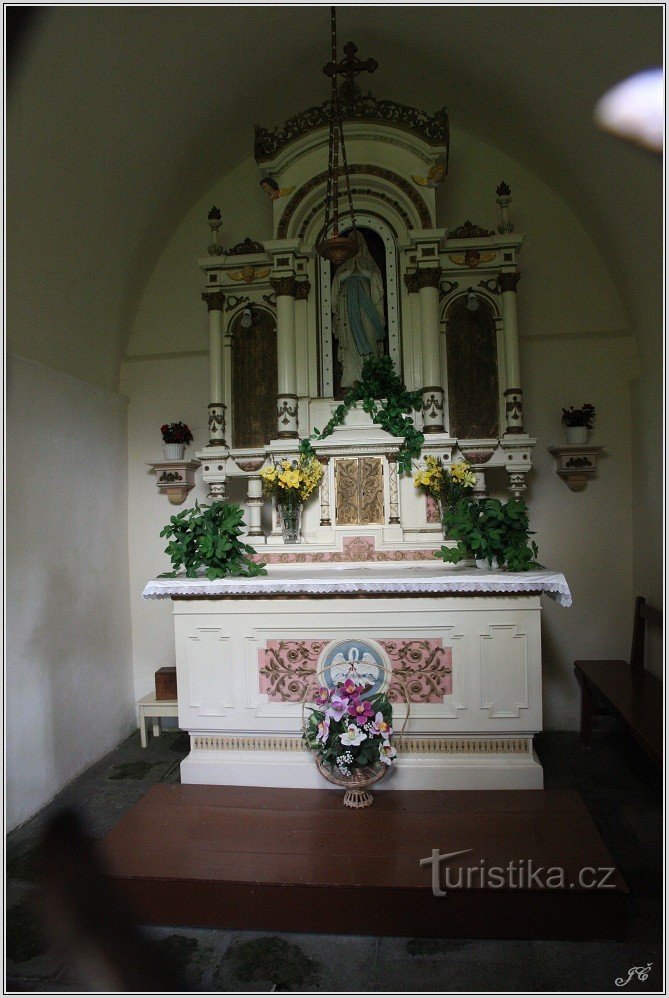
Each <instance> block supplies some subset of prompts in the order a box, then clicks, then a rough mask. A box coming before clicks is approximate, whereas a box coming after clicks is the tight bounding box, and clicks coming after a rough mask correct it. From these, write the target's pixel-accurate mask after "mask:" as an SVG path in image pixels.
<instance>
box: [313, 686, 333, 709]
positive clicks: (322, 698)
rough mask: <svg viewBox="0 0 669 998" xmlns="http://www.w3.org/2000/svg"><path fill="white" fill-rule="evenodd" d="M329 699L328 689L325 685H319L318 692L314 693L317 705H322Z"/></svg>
mask: <svg viewBox="0 0 669 998" xmlns="http://www.w3.org/2000/svg"><path fill="white" fill-rule="evenodd" d="M329 699H330V691H329V689H328V688H327V686H321V687H320V688H319V690H318V692H317V693H316V703H317V704H318V706H319V707H322V706H323V704H326V703H327V702H328V700H329Z"/></svg>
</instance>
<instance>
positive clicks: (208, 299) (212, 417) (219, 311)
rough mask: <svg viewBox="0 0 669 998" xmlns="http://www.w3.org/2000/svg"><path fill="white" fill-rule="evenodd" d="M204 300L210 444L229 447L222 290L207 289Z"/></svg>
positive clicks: (203, 296) (223, 299) (223, 296)
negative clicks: (207, 321)
mask: <svg viewBox="0 0 669 998" xmlns="http://www.w3.org/2000/svg"><path fill="white" fill-rule="evenodd" d="M202 300H203V301H204V302H205V303H206V305H207V310H208V320H209V406H208V423H209V446H210V447H227V443H226V440H225V408H226V407H225V403H224V401H223V342H222V334H223V307H224V305H225V294H224V293H223V292H222V291H206V292H204V293H203V295H202Z"/></svg>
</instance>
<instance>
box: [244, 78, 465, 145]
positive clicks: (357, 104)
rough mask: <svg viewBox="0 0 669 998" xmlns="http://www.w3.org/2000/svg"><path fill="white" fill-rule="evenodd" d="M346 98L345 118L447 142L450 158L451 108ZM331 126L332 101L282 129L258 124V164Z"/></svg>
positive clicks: (298, 116) (295, 117)
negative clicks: (422, 107)
mask: <svg viewBox="0 0 669 998" xmlns="http://www.w3.org/2000/svg"><path fill="white" fill-rule="evenodd" d="M342 96H344V95H343V94H342ZM346 97H347V99H344V100H342V101H341V105H340V107H341V116H342V120H343V121H369V122H378V123H380V124H386V125H395V126H396V127H397V128H402V129H404V130H405V131H407V132H414V133H415V134H416V135H418V136H420V137H421V138H422V139H425V140H426V141H427V142H429V143H430V145H435V146H439V145H445V146H446V161H448V139H449V129H448V111H447V110H446V108H445V107H442V108H440V109H439V110H438V111H435V113H434V114H428V113H427V112H426V111H419V110H418V108H415V107H409V106H408V105H406V104H398V103H397V102H396V101H391V100H377V99H376V97H373V96H372V95H371V94H367V95H366V96H365V95H363V94H361V93H360V92H352V93H351V94H350V96H349V95H348V94H347V95H346ZM329 125H330V101H329V100H326V101H323V103H322V104H317V105H316V106H314V107H308V108H307V109H306V111H301V112H300V113H299V114H295V115H293V117H292V118H288V119H287V120H286V121H285V122H284V125H283V127H281V128H275V129H273V130H270V129H269V128H263V127H262V126H261V125H256V126H255V142H254V147H253V152H254V155H255V158H256V163H264V162H266V161H267V160H270V159H273V158H274V156H276V154H277V153H278V152H279V151H280V150H281V149H283V148H284V146H287V145H288V143H289V142H294V141H295V139H299V138H300V137H301V136H302V135H306V134H307V133H308V132H312V131H314V130H315V129H317V128H328V127H329Z"/></svg>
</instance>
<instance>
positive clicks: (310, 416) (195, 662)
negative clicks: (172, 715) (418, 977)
mask: <svg viewBox="0 0 669 998" xmlns="http://www.w3.org/2000/svg"><path fill="white" fill-rule="evenodd" d="M346 51H347V59H346V60H343V61H342V63H341V64H340V65H339V66H338V68H336V67H335V69H333V70H332V72H336V73H342V74H344V75H347V82H346V86H345V87H344V85H342V90H341V94H340V105H341V106H340V112H341V118H342V120H343V125H344V131H345V133H346V147H347V150H348V160H347V165H346V170H347V172H348V174H349V177H348V181H347V183H348V182H349V181H350V204H349V209H350V215H351V217H352V216H353V211H354V212H355V225H354V227H353V228H351V229H350V232H351V233H353V235H352V236H351V238H352V239H355V240H356V241H358V244H359V248H358V250H357V251H356V253H355V254H354V255H353V256H352V257H351V260H352V261H353V263H354V264H355V261H356V260H358V261H362V262H361V267H362V270H363V271H364V273H365V274H366V275H367V276H366V278H365V280H367V283H368V287H369V292H368V293H367V313H366V314H367V316H368V317H369V315H370V314H371V315H372V319H373V320H374V323H376V326H375V329H376V332H375V334H374V336H375V338H373V352H374V354H375V355H377V356H378V355H380V354H383V355H385V356H387V357H389V358H390V359H391V360H392V368H393V370H394V372H395V375H396V376H397V377H399V378H400V379H401V383H403V386H404V387H405V388H406V392H411V393H415V396H414V398H415V400H416V401H415V402H414V403H412V404H417V405H418V409H414V410H413V411H412V414H411V419H412V421H413V427H412V429H413V431H416V432H417V433H418V434H420V438H419V439H420V441H421V442H420V444H419V445H418V450H419V453H417V452H416V450H415V449H414V450H413V451H412V452H411V460H410V459H409V458H408V457H407V452H403V450H402V447H403V443H404V441H403V438H402V437H401V436H398V435H395V434H394V433H393V434H391V433H389V432H386V430H384V429H382V428H381V426H380V425H379V424H378V422H377V423H375V422H374V421H373V420H372V419H371V418H370V414H369V412H368V411H365V410H364V407H363V406H362V405H359V406H357V407H353V408H349V409H348V411H347V412H346V416H345V419H344V420H343V422H342V421H340V420H334V421H333V422H334V423H335V424H336V425H333V424H332V423H331V421H332V420H333V414H335V413H336V411H337V407H338V405H339V403H340V402H341V400H342V398H344V397H345V394H346V389H347V387H350V383H351V382H350V379H351V377H353V376H354V375H352V374H351V370H352V369H355V364H356V363H357V364H358V367H359V366H360V365H361V364H362V360H363V357H364V356H369V352H368V350H366V349H364V348H363V347H359V348H358V349H359V352H360V356H359V357H358V358H355V357H353V358H352V357H351V354H350V353H349V354H348V355H346V356H344V354H345V350H350V349H351V338H350V335H349V338H348V340H347V339H346V334H345V330H346V322H348V321H349V320H348V318H346V316H347V315H348V313H346V314H344V313H340V312H339V308H340V306H339V304H338V302H339V300H340V298H341V294H340V291H341V284H342V276H343V274H344V268H345V267H346V266H348V265H349V263H350V261H346V262H345V263H340V264H339V267H340V269H338V268H337V267H336V266H335V265H334V263H333V262H332V260H333V259H334V258H329V257H327V254H325V255H323V254H322V253H320V251H319V248H320V249H322V241H323V240H324V238H325V236H326V235H327V233H328V229H327V224H326V223H325V219H324V204H325V203H326V201H327V198H328V196H329V195H328V191H329V190H330V186H331V181H332V175H331V174H329V172H328V129H329V124H330V122H331V121H332V115H331V108H330V105H329V103H328V102H325V103H324V104H322V105H318V106H316V107H310V108H308V109H307V110H306V111H304V112H302V113H299V114H296V115H294V116H292V117H291V118H290V119H288V121H286V123H285V124H284V125H283V126H280V127H278V128H275V129H267V128H262V127H259V126H258V127H256V136H255V149H254V151H255V157H256V161H257V163H258V166H259V167H260V168H261V169H262V170H263V171H264V173H265V176H264V178H263V179H262V180H261V181H260V185H259V190H258V196H259V197H265V196H269V197H270V198H271V202H272V223H271V230H268V231H266V232H255V233H252V234H251V235H249V236H247V237H246V238H245V239H244V240H242V241H241V242H239V243H237V244H236V245H234V246H232V247H230V248H228V249H225V248H224V246H223V245H222V244H221V243H220V242H219V230H220V229H221V228H222V227H224V226H225V218H226V212H227V213H228V215H229V214H230V212H234V205H228V206H224V211H223V212H221V210H220V209H219V208H217V207H216V206H214V207H212V209H211V211H210V212H209V216H208V217H209V225H210V228H211V242H210V244H209V246H208V248H207V253H206V255H204V256H202V257H201V258H200V259H199V260H198V261H197V263H198V266H199V268H200V272H201V275H202V279H203V286H202V292H201V293H202V298H203V300H204V302H205V304H206V307H207V316H208V320H207V321H208V331H209V398H210V402H209V406H208V426H209V441H208V444H207V445H206V446H205V447H203V448H201V450H200V451H199V452H198V453H197V458H198V460H199V461H200V462H201V468H200V472H199V473H200V474H201V475H202V480H203V481H204V482H205V483H206V484H207V486H208V489H209V491H208V499H209V500H210V501H212V502H213V501H217V500H225V499H227V497H228V496H229V495H231V494H234V496H235V497H236V498H237V499H240V498H241V500H242V502H244V503H245V522H246V526H247V529H246V533H245V537H244V539H245V540H246V541H247V542H248V543H249V544H251V545H252V546H253V548H254V549H256V551H257V558H258V560H260V561H262V562H263V563H265V564H266V565H267V566H268V569H267V572H268V574H267V576H266V577H254V578H251V579H248V580H244V579H238V578H237V579H227V580H224V581H221V582H216V583H209V582H207V581H205V580H193V579H181V578H178V579H175V580H169V581H167V580H160V579H158V580H156V581H154V582H151V583H150V584H149V585H148V586H147V588H146V590H145V593H144V595H145V596H146V597H147V598H156V597H157V598H160V597H164V598H172V599H173V600H174V623H175V640H176V659H177V668H178V683H179V719H180V725H181V727H182V728H184V729H186V730H187V731H188V732H189V733H190V737H191V752H190V755H189V756H188V758H187V759H186V760H185V761H184V763H183V764H182V779H183V780H184V781H185V782H203V783H209V782H210V783H240V784H257V785H269V786H295V787H313V786H320V785H322V780H321V777H320V776H319V774H318V773H317V770H316V767H315V765H314V762H313V760H312V759H311V758H310V757H309V756H308V754H307V753H306V752H305V750H304V749H303V748H302V743H301V739H300V735H301V726H302V701H303V699H304V697H305V695H306V693H307V690H308V687H309V685H310V684H311V682H312V680H313V679H314V677H315V676H316V675H317V674H318V673H319V672H321V671H325V672H327V670H328V669H329V668H330V666H331V664H332V659H333V657H334V656H335V655H336V654H341V655H343V656H344V658H346V657H347V656H356V655H357V656H358V657H359V658H362V657H363V656H364V655H365V654H366V655H368V656H369V661H373V662H375V663H378V664H379V665H383V666H384V667H385V668H386V669H387V670H389V672H390V674H391V675H396V676H397V677H398V679H401V680H402V682H403V683H404V685H405V686H406V688H407V689H408V690H409V701H410V711H409V719H408V723H407V731H406V735H405V737H404V740H403V744H402V745H401V747H400V757H399V763H398V765H397V767H396V770H395V771H394V772H393V773H392V775H391V777H390V778H389V779H387V780H386V781H384V784H383V785H385V786H399V787H412V788H423V787H425V788H447V787H472V788H476V787H480V788H487V787H491V788H494V787H519V788H522V787H528V788H531V787H540V786H541V785H542V770H541V767H540V765H539V763H538V761H537V759H536V756H535V754H534V750H533V746H532V741H533V737H534V735H535V734H536V732H537V731H539V730H540V729H541V639H540V612H541V610H540V597H541V594H542V593H547V594H548V595H549V596H553V597H554V598H558V599H560V600H561V601H562V602H563V603H567V602H568V601H569V600H570V597H569V591H568V589H567V586H566V582H565V580H564V579H563V578H562V577H561V576H556V575H553V574H551V573H547V572H524V573H518V574H514V573H511V572H499V573H493V572H486V571H477V570H473V569H471V570H470V569H466V568H460V567H457V568H453V567H451V566H447V565H445V564H443V563H440V562H439V561H437V560H436V559H435V557H434V555H435V552H437V551H438V549H439V548H440V547H441V545H442V544H443V543H444V539H443V536H442V527H441V522H440V516H439V510H438V509H437V508H436V506H435V502H434V500H433V499H432V498H431V497H428V496H426V495H425V494H423V492H421V491H420V489H418V488H416V487H415V486H414V483H413V475H412V474H407V473H406V472H407V471H408V470H409V469H408V467H407V462H409V463H411V461H412V469H411V470H413V471H414V472H415V471H416V470H418V469H419V468H424V467H425V462H426V459H427V458H431V459H436V460H437V461H439V462H440V463H441V464H442V466H443V467H445V468H448V467H450V466H451V464H452V463H454V462H462V461H466V462H468V463H469V465H470V467H471V468H472V470H473V472H474V475H475V480H476V484H475V487H474V495H475V497H476V498H479V499H480V498H483V497H485V496H487V495H488V491H489V490H490V489H494V490H495V491H496V492H497V493H500V492H504V491H507V492H508V493H510V494H511V495H512V496H513V497H515V498H519V497H521V496H522V495H523V494H524V492H525V490H526V488H527V481H526V478H527V475H528V473H530V471H531V468H532V451H533V447H534V445H535V443H536V441H535V440H534V439H533V438H532V437H531V436H530V435H529V434H528V433H527V432H526V429H525V425H524V416H523V397H522V383H521V364H520V359H521V358H520V351H519V339H518V312H517V295H516V289H517V285H518V281H519V279H520V272H519V270H518V256H519V254H520V251H521V248H522V246H523V242H524V236H523V235H522V233H518V232H514V225H513V222H512V220H511V218H510V204H511V195H510V190H509V188H508V186H507V185H506V184H505V183H504V182H503V181H502V182H501V183H499V185H498V187H497V188H496V191H495V193H496V195H497V197H496V199H495V201H496V204H497V206H498V209H495V208H493V209H492V210H493V211H495V214H496V215H498V221H497V224H496V229H493V228H486V227H482V226H481V225H478V224H474V223H473V222H471V221H469V220H465V221H464V222H462V223H461V224H458V225H457V226H456V227H455V228H448V227H444V226H443V225H439V224H438V222H437V209H436V198H435V190H436V188H437V186H438V184H440V183H442V182H446V181H447V175H448V156H449V127H448V114H447V112H446V110H445V109H444V108H442V109H440V110H438V111H436V112H435V113H428V112H425V111H421V110H419V109H416V108H412V107H409V106H406V105H403V104H398V103H396V102H394V101H387V100H376V99H375V98H374V97H372V95H371V94H366V95H363V94H362V92H361V91H360V89H359V87H358V85H357V83H356V74H357V73H358V72H360V71H361V69H360V66H358V64H357V63H356V60H355V59H354V55H355V46H351V45H349V46H347V47H346ZM333 66H334V63H333ZM356 66H357V68H356ZM449 182H450V181H449ZM343 183H344V181H343V180H342V189H343ZM488 201H490V202H492V201H493V192H492V191H490V192H481V205H483V206H485V205H486V204H487V203H488ZM481 205H480V206H479V207H478V208H474V211H477V212H478V211H479V210H481V211H483V210H486V211H487V209H486V208H485V207H481ZM490 207H491V208H492V205H491V206H490ZM343 218H344V215H343V213H342V220H343ZM488 224H489V223H488ZM343 225H344V222H343V221H342V226H343ZM324 233H325V235H324ZM342 235H343V237H346V232H345V231H344V230H343V228H342ZM357 277H358V279H362V278H361V275H360V273H358V275H357ZM353 283H354V284H355V282H353ZM342 315H344V319H342ZM342 322H344V325H343V326H342ZM379 322H380V323H381V326H379ZM379 330H380V332H379ZM349 333H350V329H349ZM381 336H382V337H383V339H381ZM367 345H369V344H367ZM351 360H353V361H354V362H355V363H354V364H353V367H352V366H351ZM379 391H380V389H379ZM378 401H381V400H378ZM386 402H388V400H387V399H386ZM402 411H405V410H402ZM377 415H378V414H377ZM394 425H395V424H394ZM325 426H328V427H329V429H331V430H332V432H328V433H327V434H324V433H322V432H321V431H322V429H323V427H325ZM318 428H320V429H318ZM305 438H310V440H311V446H312V447H313V451H314V452H315V454H316V456H317V458H318V460H319V461H320V462H321V464H322V466H323V475H322V478H321V480H320V483H319V487H318V490H317V493H315V494H314V495H313V496H312V497H310V498H309V499H308V501H307V503H306V505H305V508H304V516H303V519H302V528H301V537H300V539H299V543H291V544H287V543H285V542H284V540H283V537H282V533H281V525H280V522H279V518H278V512H277V508H276V504H275V503H274V502H273V501H268V500H267V499H266V498H265V497H264V496H263V488H262V480H261V477H260V470H261V469H262V468H263V466H264V465H266V464H267V463H268V462H277V461H282V460H288V461H291V460H294V459H295V458H297V456H298V455H299V453H300V441H301V440H304V439H305ZM403 472H404V473H403ZM184 474H185V472H184ZM174 498H176V499H177V500H178V498H179V497H178V496H176V497H174ZM447 543H453V542H452V541H449V542H447ZM390 692H391V694H392V696H391V699H392V698H394V700H395V711H396V715H397V717H398V719H400V720H401V719H402V717H403V715H404V714H405V713H406V710H407V707H406V696H405V698H404V700H405V702H404V703H403V702H402V698H401V696H400V695H399V692H398V690H397V689H395V690H394V691H393V688H392V681H391V687H390Z"/></svg>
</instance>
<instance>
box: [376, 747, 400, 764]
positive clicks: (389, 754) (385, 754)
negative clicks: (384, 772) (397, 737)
mask: <svg viewBox="0 0 669 998" xmlns="http://www.w3.org/2000/svg"><path fill="white" fill-rule="evenodd" d="M380 752H381V760H382V762H385V764H386V766H392V764H393V759H394V758H395V756H396V755H397V749H395V748H393V747H392V745H391V744H390V742H384V743H383V745H382V746H381V749H380Z"/></svg>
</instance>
